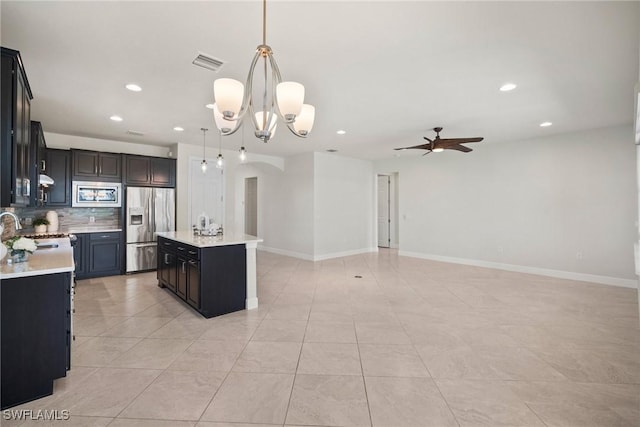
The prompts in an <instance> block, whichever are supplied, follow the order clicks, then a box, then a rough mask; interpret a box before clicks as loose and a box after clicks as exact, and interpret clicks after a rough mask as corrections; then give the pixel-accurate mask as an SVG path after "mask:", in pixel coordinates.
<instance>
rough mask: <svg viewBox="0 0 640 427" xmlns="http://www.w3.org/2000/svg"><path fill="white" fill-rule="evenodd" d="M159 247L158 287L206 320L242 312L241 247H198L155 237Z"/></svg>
mask: <svg viewBox="0 0 640 427" xmlns="http://www.w3.org/2000/svg"><path fill="white" fill-rule="evenodd" d="M158 248H159V249H158V251H159V253H160V254H161V256H159V257H158V282H159V286H161V287H167V288H169V289H171V290H172V291H173V292H174V293H175V294H176V295H177V296H178V297H180V298H181V299H182V300H184V301H185V302H187V303H188V304H189V305H190V306H192V307H193V308H194V309H195V310H197V311H198V312H199V313H200V314H202V315H203V316H204V317H207V318H209V317H214V316H220V315H222V314H227V313H231V312H234V311H239V310H244V308H245V305H246V298H247V255H246V248H245V245H244V244H239V245H226V246H212V247H202V248H198V247H195V246H191V245H186V244H183V243H181V242H177V241H175V240H171V239H167V238H164V237H158ZM171 260H174V261H171ZM172 271H175V275H173V276H172V274H171V272H172ZM173 277H175V282H173V283H172V282H171V280H173Z"/></svg>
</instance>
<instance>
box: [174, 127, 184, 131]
mask: <svg viewBox="0 0 640 427" xmlns="http://www.w3.org/2000/svg"><path fill="white" fill-rule="evenodd" d="M173 130H175V131H176V132H182V131H183V130H184V128H182V127H180V126H176V127H174V128H173Z"/></svg>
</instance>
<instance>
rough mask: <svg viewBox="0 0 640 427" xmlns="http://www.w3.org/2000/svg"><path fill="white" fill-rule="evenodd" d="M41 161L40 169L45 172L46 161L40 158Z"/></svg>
mask: <svg viewBox="0 0 640 427" xmlns="http://www.w3.org/2000/svg"><path fill="white" fill-rule="evenodd" d="M40 161H41V162H42V171H43V172H45V171H46V170H47V161H46V160H40Z"/></svg>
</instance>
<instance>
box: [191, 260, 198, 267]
mask: <svg viewBox="0 0 640 427" xmlns="http://www.w3.org/2000/svg"><path fill="white" fill-rule="evenodd" d="M189 264H191V265H193V266H197V265H198V262H197V261H193V260H189Z"/></svg>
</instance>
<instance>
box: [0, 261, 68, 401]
mask: <svg viewBox="0 0 640 427" xmlns="http://www.w3.org/2000/svg"><path fill="white" fill-rule="evenodd" d="M70 292H71V273H70V272H65V273H56V274H46V275H42V276H27V277H18V278H13V279H3V280H2V284H1V292H0V301H1V305H2V307H1V310H0V314H1V317H2V319H1V320H2V321H1V322H0V325H2V327H1V329H2V331H1V334H0V336H1V337H2V343H1V344H2V345H1V346H0V347H1V348H2V354H1V357H0V360H1V370H0V378H1V382H2V386H1V392H0V396H1V400H2V405H1V406H2V409H5V408H9V407H12V406H16V405H19V404H21V403H25V402H29V401H32V400H35V399H39V398H41V397H44V396H48V395H50V394H52V393H53V380H55V379H57V378H60V377H64V376H66V373H67V369H69V368H70V365H69V363H70V356H71V335H70V331H71V307H70Z"/></svg>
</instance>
